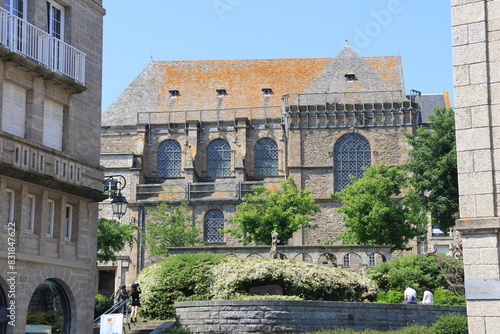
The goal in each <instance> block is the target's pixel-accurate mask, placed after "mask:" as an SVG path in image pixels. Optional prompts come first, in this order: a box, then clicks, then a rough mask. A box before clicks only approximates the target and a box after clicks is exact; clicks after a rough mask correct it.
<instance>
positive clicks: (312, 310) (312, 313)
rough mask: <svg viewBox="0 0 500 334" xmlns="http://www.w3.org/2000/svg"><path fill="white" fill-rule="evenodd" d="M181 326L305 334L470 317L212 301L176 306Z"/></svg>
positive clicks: (438, 310) (433, 308)
mask: <svg viewBox="0 0 500 334" xmlns="http://www.w3.org/2000/svg"><path fill="white" fill-rule="evenodd" d="M175 307H176V319H177V323H178V325H180V326H182V327H183V328H186V329H187V330H189V331H190V332H191V333H209V332H210V333H255V334H259V333H302V332H308V331H318V330H321V329H331V328H334V327H344V328H352V329H354V330H357V331H361V330H364V329H365V328H371V329H376V330H382V331H387V330H393V329H398V328H401V327H405V326H408V325H414V324H422V325H426V326H429V325H431V324H432V323H433V322H434V321H435V319H436V318H437V317H438V316H440V315H442V314H447V313H459V314H463V315H466V309H465V307H464V306H445V305H409V304H405V305H403V304H382V303H353V302H332V301H277V300H272V301H271V300H260V301H259V300H252V301H249V300H214V301H193V302H177V303H175Z"/></svg>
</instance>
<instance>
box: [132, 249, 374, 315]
mask: <svg viewBox="0 0 500 334" xmlns="http://www.w3.org/2000/svg"><path fill="white" fill-rule="evenodd" d="M137 282H138V283H139V284H140V286H141V288H142V294H141V308H140V309H141V311H142V313H143V315H144V316H146V317H148V318H152V319H168V318H171V317H173V316H174V315H175V309H174V306H173V305H174V302H176V301H185V300H211V299H251V300H255V299H259V300H262V299H278V300H338V301H366V300H372V299H373V297H374V296H375V294H376V292H377V286H376V284H375V283H373V281H372V280H370V279H369V278H366V277H363V276H361V275H359V274H357V273H353V272H350V271H347V270H344V269H339V268H331V267H326V266H321V265H318V264H312V263H307V262H294V261H292V260H273V259H237V258H234V257H225V256H223V255H215V254H209V253H196V254H182V255H176V256H172V257H169V258H167V259H164V260H162V261H160V262H157V263H155V264H153V265H150V266H149V267H147V268H145V269H143V270H142V271H141V273H140V274H139V276H138V277H137ZM267 284H279V285H280V286H281V287H282V288H283V294H284V296H250V295H249V290H250V288H251V287H255V286H260V285H267Z"/></svg>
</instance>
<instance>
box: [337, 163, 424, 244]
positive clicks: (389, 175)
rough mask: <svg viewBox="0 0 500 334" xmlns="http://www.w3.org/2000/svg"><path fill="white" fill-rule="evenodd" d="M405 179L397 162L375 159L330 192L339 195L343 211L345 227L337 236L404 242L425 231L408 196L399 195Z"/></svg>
mask: <svg viewBox="0 0 500 334" xmlns="http://www.w3.org/2000/svg"><path fill="white" fill-rule="evenodd" d="M406 181H407V178H406V172H405V170H404V169H403V168H401V167H400V166H395V167H390V166H387V165H385V164H382V163H379V164H376V165H373V166H370V167H367V168H365V172H364V176H363V177H362V178H360V179H356V178H354V177H352V178H351V184H350V185H348V186H347V187H345V188H344V189H343V190H342V191H340V192H338V193H335V194H331V195H330V196H331V197H332V198H334V199H339V200H341V202H342V206H341V207H340V208H339V209H338V211H339V212H342V213H343V215H344V221H345V230H344V231H342V232H341V233H340V234H339V236H338V239H339V240H342V241H344V242H345V243H354V244H368V245H369V244H376V245H382V244H385V245H393V249H405V245H406V244H407V242H408V241H409V240H411V239H413V238H414V237H416V236H420V235H422V234H423V233H424V232H425V217H424V215H422V213H421V211H420V210H419V209H418V208H415V204H416V203H415V202H414V201H412V198H410V197H403V198H401V197H400V196H401V189H402V188H403V187H404V186H405V184H406Z"/></svg>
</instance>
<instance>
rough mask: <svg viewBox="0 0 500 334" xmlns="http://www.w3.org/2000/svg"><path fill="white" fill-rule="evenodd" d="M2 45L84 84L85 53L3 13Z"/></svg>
mask: <svg viewBox="0 0 500 334" xmlns="http://www.w3.org/2000/svg"><path fill="white" fill-rule="evenodd" d="M0 45H1V46H3V47H5V48H7V49H9V50H10V51H12V52H15V53H17V54H20V55H22V56H24V57H26V58H29V59H31V60H33V61H35V62H37V63H38V64H40V65H41V66H43V67H45V68H47V69H49V70H51V71H53V72H55V73H59V74H62V75H65V76H68V77H69V78H71V79H73V80H75V81H76V82H77V83H78V84H81V85H84V84H85V57H86V55H85V53H83V52H81V51H79V50H77V49H75V48H74V47H72V46H71V45H69V44H66V43H64V42H63V41H61V40H59V39H57V38H54V37H51V36H50V35H49V34H48V33H47V32H45V31H43V30H42V29H39V28H37V27H35V26H34V25H32V24H30V23H28V22H26V21H24V20H22V19H20V18H19V17H17V16H15V15H11V14H10V13H9V12H7V11H6V10H4V9H0Z"/></svg>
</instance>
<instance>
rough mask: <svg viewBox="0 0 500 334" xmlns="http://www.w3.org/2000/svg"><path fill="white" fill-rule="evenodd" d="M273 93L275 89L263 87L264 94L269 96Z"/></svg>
mask: <svg viewBox="0 0 500 334" xmlns="http://www.w3.org/2000/svg"><path fill="white" fill-rule="evenodd" d="M272 93H273V90H272V89H271V88H269V87H264V88H262V95H264V96H269V95H271V94H272Z"/></svg>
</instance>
